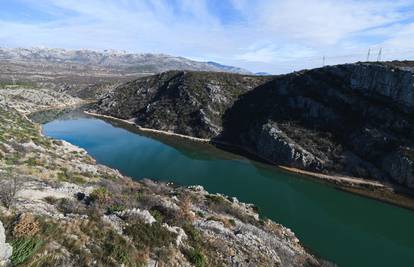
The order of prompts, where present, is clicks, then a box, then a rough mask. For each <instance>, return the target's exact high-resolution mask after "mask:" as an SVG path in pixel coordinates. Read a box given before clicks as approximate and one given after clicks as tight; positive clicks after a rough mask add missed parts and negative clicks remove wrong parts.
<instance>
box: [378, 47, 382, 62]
mask: <svg viewBox="0 0 414 267" xmlns="http://www.w3.org/2000/svg"><path fill="white" fill-rule="evenodd" d="M381 57H382V47H381V48H380V50H379V51H378V56H377V61H381Z"/></svg>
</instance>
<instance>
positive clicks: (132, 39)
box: [0, 0, 414, 73]
mask: <svg viewBox="0 0 414 267" xmlns="http://www.w3.org/2000/svg"><path fill="white" fill-rule="evenodd" d="M0 5H1V6H2V7H4V8H3V10H5V11H3V12H1V11H0V45H2V46H52V47H64V48H92V49H107V48H114V49H122V50H128V51H134V52H157V53H170V54H174V55H180V56H186V57H190V58H197V59H205V60H217V61H220V62H221V63H226V64H234V65H238V66H242V67H246V68H249V69H251V70H253V71H262V70H264V71H268V72H273V73H280V72H287V71H291V70H297V69H301V68H309V67H315V66H320V65H321V64H322V57H323V56H326V59H327V60H326V61H327V63H328V64H334V63H341V62H345V61H352V60H363V59H364V58H365V56H364V54H365V53H366V50H367V49H368V47H372V48H373V49H379V47H382V48H383V51H384V55H385V56H387V52H389V54H388V56H389V58H390V59H391V57H392V58H403V57H404V58H407V57H411V56H413V55H414V51H412V52H409V51H411V50H414V45H412V44H414V3H412V1H388V0H376V1H371V0H366V1H357V0H347V1H345V0H342V1H341V0H286V1H274V0H257V1H247V0H222V1H219V0H198V1H192V0H169V1H168V0H153V1H150V0H136V1H133V0H101V1H98V0H88V1H74V0H73V1H72V0H44V1H36V0H17V1H13V4H10V1H6V0H0ZM4 12H7V14H6V13H4ZM407 51H408V52H407Z"/></svg>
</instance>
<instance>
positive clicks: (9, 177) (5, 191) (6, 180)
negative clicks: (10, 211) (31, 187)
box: [0, 171, 23, 208]
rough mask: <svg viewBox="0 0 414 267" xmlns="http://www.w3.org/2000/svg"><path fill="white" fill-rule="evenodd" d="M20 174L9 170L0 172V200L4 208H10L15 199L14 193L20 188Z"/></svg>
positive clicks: (21, 182) (21, 183)
mask: <svg viewBox="0 0 414 267" xmlns="http://www.w3.org/2000/svg"><path fill="white" fill-rule="evenodd" d="M22 185H23V181H22V178H21V176H19V175H17V174H14V173H12V172H10V171H5V172H1V174H0V201H1V203H2V204H3V206H5V207H6V208H10V207H11V206H12V205H13V204H14V203H15V201H16V195H17V193H18V192H19V190H20V189H21V188H22Z"/></svg>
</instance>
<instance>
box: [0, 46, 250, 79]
mask: <svg viewBox="0 0 414 267" xmlns="http://www.w3.org/2000/svg"><path fill="white" fill-rule="evenodd" d="M0 60H14V61H22V62H26V63H27V62H33V63H49V64H50V63H53V64H82V65H93V66H100V67H104V68H106V67H117V68H120V69H123V70H124V71H131V70H134V69H140V70H141V71H142V72H149V73H157V72H163V71H168V70H200V71H201V70H204V71H218V72H234V73H242V74H251V72H250V71H248V70H245V69H242V68H238V67H234V66H227V65H222V64H220V63H217V62H212V61H207V62H201V61H195V60H191V59H187V58H185V57H180V56H172V55H168V54H153V53H130V52H126V51H118V50H102V51H100V50H90V49H79V50H68V49H62V48H40V47H35V48H0Z"/></svg>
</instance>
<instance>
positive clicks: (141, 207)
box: [0, 91, 328, 266]
mask: <svg viewBox="0 0 414 267" xmlns="http://www.w3.org/2000/svg"><path fill="white" fill-rule="evenodd" d="M16 93H17V92H16V91H14V92H7V93H4V92H3V91H2V92H0V95H1V96H2V97H3V98H7V97H10V95H15V94H16ZM20 93H21V94H23V95H24V96H27V94H30V91H29V92H20ZM20 93H19V94H20ZM49 93H50V92H49ZM50 94H51V93H50ZM62 97H63V96H62ZM8 99H10V98H8ZM13 99H14V100H15V101H0V176H1V179H0V183H1V185H0V201H1V203H0V221H1V224H0V266H2V265H11V266H323V265H325V266H327V265H328V264H327V263H324V262H323V261H321V260H319V259H317V258H316V257H314V256H313V255H311V254H310V253H309V252H307V251H306V250H305V249H304V248H303V246H302V245H301V244H300V242H299V240H298V239H297V238H296V237H295V235H294V233H293V232H292V231H291V230H289V229H288V228H285V227H283V226H282V225H279V224H277V223H274V222H272V221H270V220H262V219H260V218H259V215H258V213H257V209H256V208H255V207H254V206H253V205H251V204H244V203H241V202H239V201H238V200H237V199H235V198H230V197H227V196H222V195H213V194H209V193H208V192H206V191H205V190H204V189H203V188H202V187H200V186H192V187H188V188H185V187H177V186H174V185H171V184H165V183H158V182H154V181H151V180H143V181H139V182H135V181H132V180H131V179H130V178H128V177H125V176H123V175H121V174H120V173H119V172H117V171H115V170H112V169H110V168H107V167H105V166H102V165H99V164H97V163H96V162H95V160H94V159H93V158H91V157H90V156H88V155H87V153H86V152H85V151H84V150H82V149H80V148H77V147H75V146H72V145H71V144H69V143H66V142H63V141H58V140H52V139H49V138H46V137H44V136H42V135H41V133H40V127H39V125H36V124H34V123H32V122H31V121H29V120H28V119H27V118H26V117H25V116H24V115H23V113H29V112H30V111H35V110H38V109H39V108H40V107H43V106H42V105H41V104H42V103H43V102H39V101H37V100H36V99H32V100H31V101H29V102H27V101H23V100H22V98H13ZM16 99H21V103H20V104H19V103H18V101H17V100H16ZM68 99H70V100H71V101H72V100H74V99H72V98H68ZM71 101H69V102H68V104H70V103H71ZM35 102H39V103H38V104H39V105H40V106H36V105H34V104H33V103H35ZM58 102H59V101H58ZM51 103H52V106H53V103H55V102H53V101H52V102H50V101H49V104H51ZM32 104H33V105H32ZM16 108H18V109H19V110H20V111H17V110H16Z"/></svg>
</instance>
